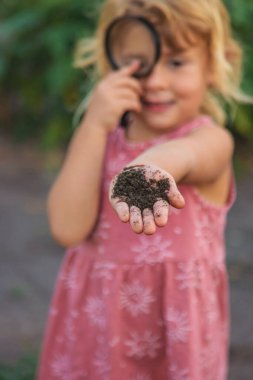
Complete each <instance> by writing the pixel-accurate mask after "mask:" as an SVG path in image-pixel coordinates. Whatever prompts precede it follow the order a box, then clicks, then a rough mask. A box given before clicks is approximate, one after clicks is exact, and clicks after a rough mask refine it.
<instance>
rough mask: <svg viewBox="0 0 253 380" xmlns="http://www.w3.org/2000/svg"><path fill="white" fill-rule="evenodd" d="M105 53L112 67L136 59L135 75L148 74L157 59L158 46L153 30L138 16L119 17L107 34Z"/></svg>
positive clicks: (119, 66) (118, 67)
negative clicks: (137, 67)
mask: <svg viewBox="0 0 253 380" xmlns="http://www.w3.org/2000/svg"><path fill="white" fill-rule="evenodd" d="M107 48H108V50H109V52H108V51H107V55H109V59H110V60H111V63H112V65H113V67H114V68H116V69H120V68H121V67H123V66H126V65H129V64H131V62H133V61H135V60H138V61H139V62H140V66H139V69H138V70H137V72H135V74H134V76H135V77H143V76H146V75H148V74H149V72H150V71H151V70H152V68H153V66H154V64H155V63H156V60H157V55H158V46H157V42H156V36H154V30H153V29H151V28H150V25H147V24H146V23H145V22H143V21H142V20H140V19H139V18H127V17H126V18H121V19H119V20H118V21H117V22H115V23H114V24H113V25H112V27H111V28H110V29H109V31H108V35H107Z"/></svg>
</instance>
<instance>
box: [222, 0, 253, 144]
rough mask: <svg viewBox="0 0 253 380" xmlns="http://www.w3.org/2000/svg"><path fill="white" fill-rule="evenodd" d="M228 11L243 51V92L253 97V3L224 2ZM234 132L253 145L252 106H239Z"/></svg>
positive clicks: (229, 0)
mask: <svg viewBox="0 0 253 380" xmlns="http://www.w3.org/2000/svg"><path fill="white" fill-rule="evenodd" d="M225 3H226V5H227V8H228V9H229V11H230V14H231V18H232V25H233V29H234V33H235V37H236V39H237V40H238V41H239V42H240V45H241V47H242V48H243V51H244V78H243V83H242V88H243V90H244V91H245V92H246V93H247V94H248V95H250V96H253V38H252V20H253V2H252V1H249V0H225ZM233 122H234V128H235V130H236V132H237V133H238V134H239V135H241V136H243V137H245V138H246V139H249V141H250V143H251V144H253V106H252V105H240V106H238V110H237V112H236V116H235V118H234V120H233Z"/></svg>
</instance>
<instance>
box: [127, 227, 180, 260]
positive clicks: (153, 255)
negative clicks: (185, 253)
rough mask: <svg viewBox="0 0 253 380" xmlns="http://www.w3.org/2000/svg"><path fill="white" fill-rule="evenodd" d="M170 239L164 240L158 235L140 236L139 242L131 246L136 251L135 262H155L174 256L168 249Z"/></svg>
mask: <svg viewBox="0 0 253 380" xmlns="http://www.w3.org/2000/svg"><path fill="white" fill-rule="evenodd" d="M170 246H171V241H170V240H164V239H163V238H162V237H161V236H160V235H158V234H156V235H153V236H148V237H147V236H140V243H139V244H138V245H135V246H134V247H133V248H132V252H136V253H137V255H136V258H135V262H136V263H137V264H145V263H146V264H150V265H153V264H157V263H162V262H164V261H166V260H167V259H169V258H172V257H174V252H173V251H171V250H170Z"/></svg>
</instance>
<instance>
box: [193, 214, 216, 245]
mask: <svg viewBox="0 0 253 380" xmlns="http://www.w3.org/2000/svg"><path fill="white" fill-rule="evenodd" d="M199 215H200V216H201V217H200V218H198V219H196V224H195V228H196V232H195V236H196V237H197V240H198V242H199V244H200V246H201V247H202V248H203V247H205V246H209V245H210V244H212V242H213V240H214V238H215V236H214V231H213V223H212V222H211V220H210V217H209V214H208V213H206V212H205V210H204V211H203V212H202V213H201V212H200V213H199Z"/></svg>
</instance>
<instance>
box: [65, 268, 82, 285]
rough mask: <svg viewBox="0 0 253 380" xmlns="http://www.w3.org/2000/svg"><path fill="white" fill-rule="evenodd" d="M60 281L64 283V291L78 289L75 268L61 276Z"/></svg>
mask: <svg viewBox="0 0 253 380" xmlns="http://www.w3.org/2000/svg"><path fill="white" fill-rule="evenodd" d="M61 280H62V281H63V282H64V287H65V289H68V290H77V289H78V281H77V274H76V271H75V268H73V269H72V270H70V271H69V272H68V273H66V274H64V275H63V276H61Z"/></svg>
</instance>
